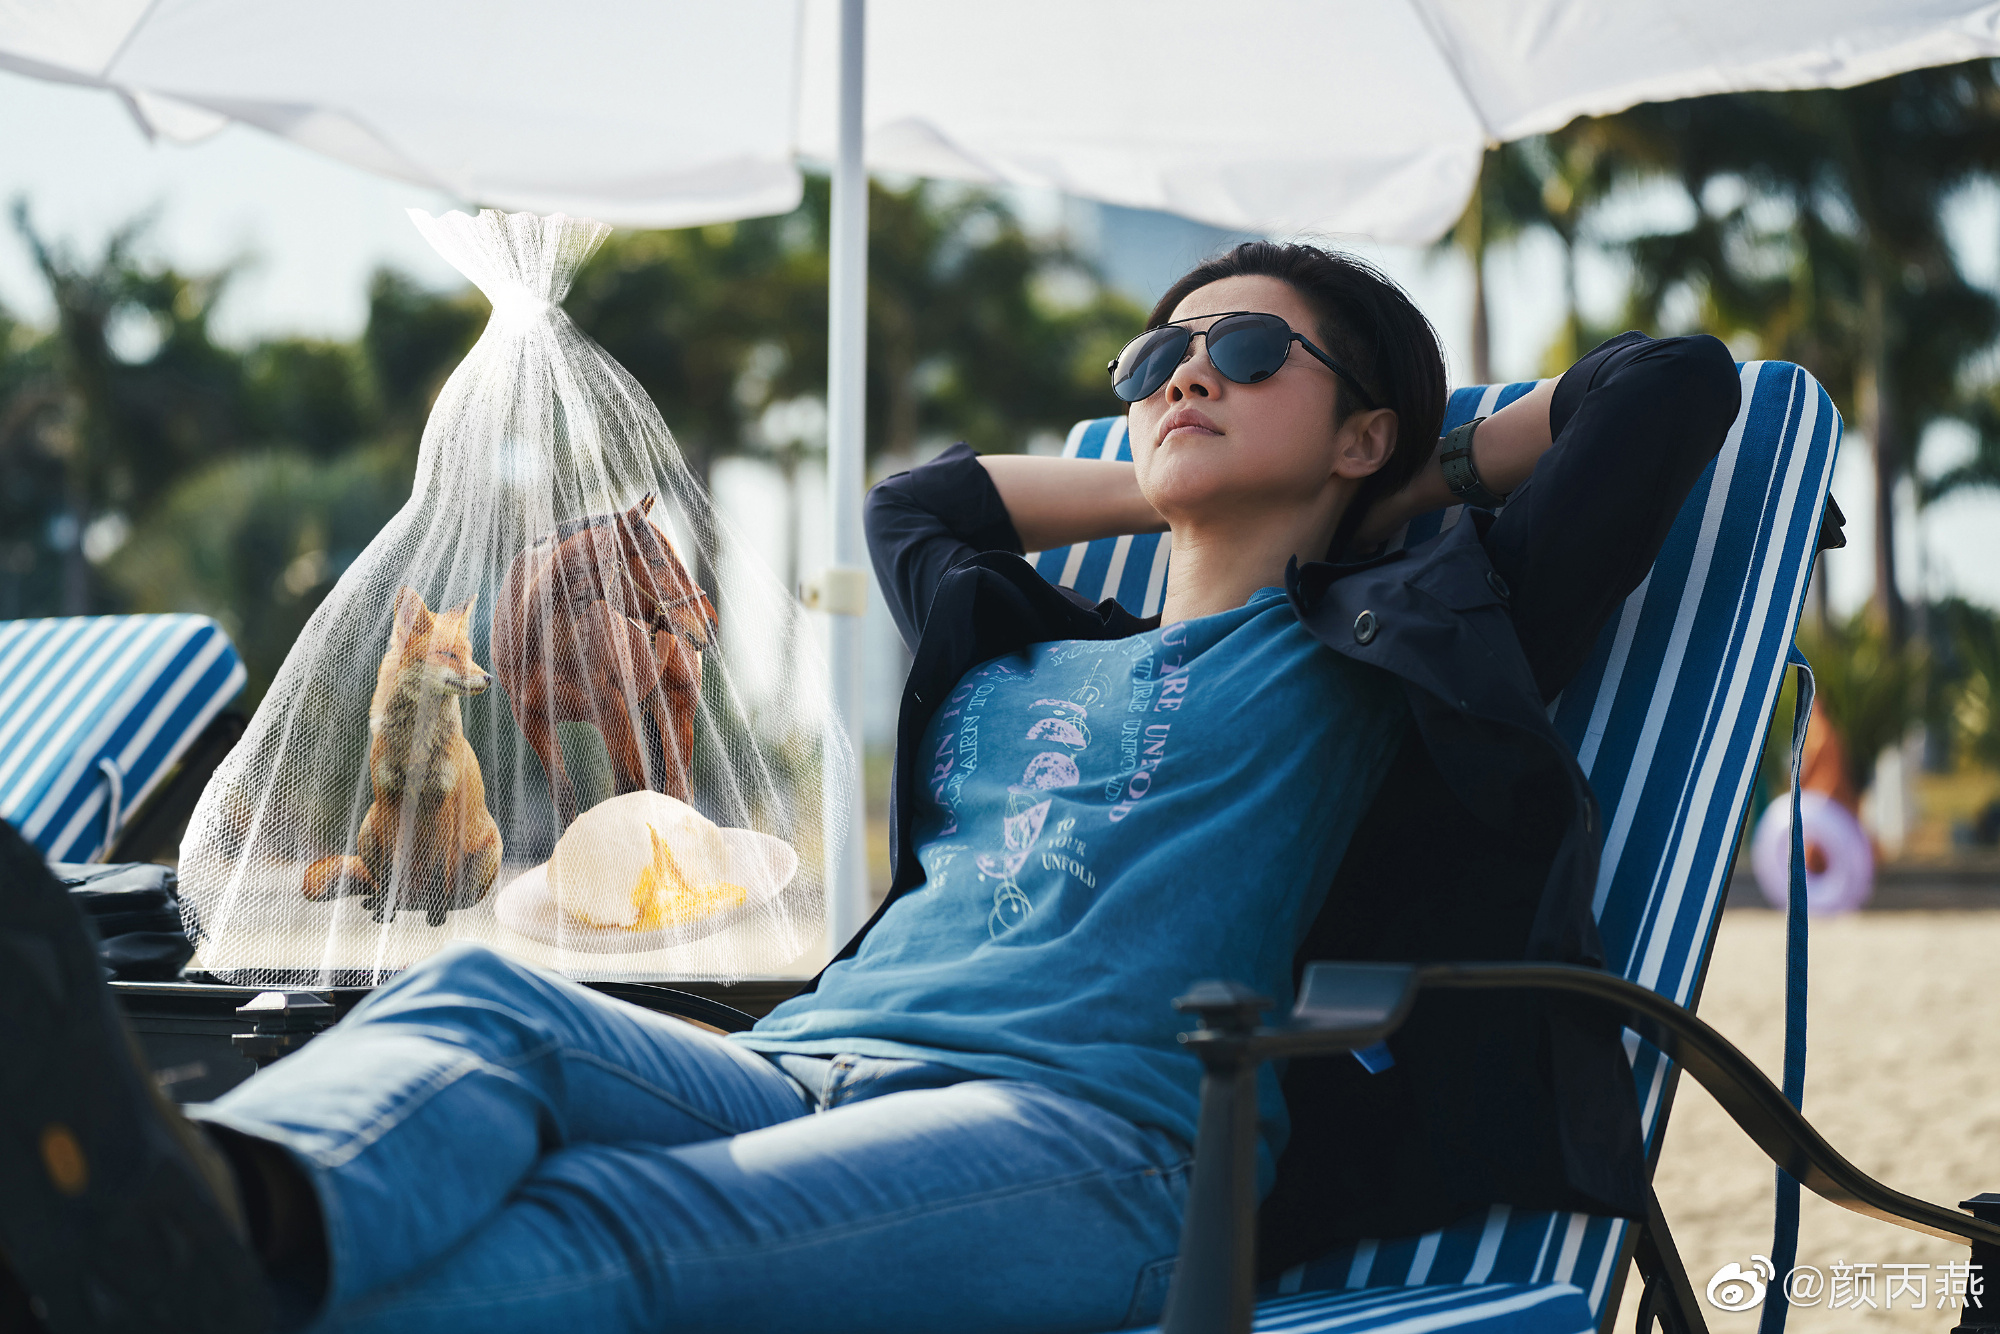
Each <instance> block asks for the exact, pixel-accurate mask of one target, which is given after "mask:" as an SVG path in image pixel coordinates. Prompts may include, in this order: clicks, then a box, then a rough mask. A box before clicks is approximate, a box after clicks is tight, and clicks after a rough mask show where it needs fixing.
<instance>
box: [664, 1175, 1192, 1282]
mask: <svg viewBox="0 0 2000 1334" xmlns="http://www.w3.org/2000/svg"><path fill="white" fill-rule="evenodd" d="M1165 1175H1166V1174H1165V1172H1164V1171H1163V1170H1162V1169H1160V1168H1157V1167H1151V1166H1147V1167H1134V1168H1127V1169H1125V1170H1123V1171H1119V1172H1115V1173H1114V1172H1112V1171H1111V1170H1109V1169H1106V1168H1093V1169H1090V1170H1088V1171H1083V1172H1074V1173H1071V1174H1070V1175H1068V1176H1063V1177H1052V1178H1047V1179H1044V1180H1040V1181H1034V1182H1026V1183H1021V1184H1017V1185H1011V1186H1004V1187H1000V1188H997V1189H993V1190H986V1191H981V1192H979V1193H977V1194H974V1195H960V1196H957V1197H955V1198H953V1199H950V1200H944V1201H939V1202H934V1203H927V1204H917V1205H910V1206H908V1207H906V1208H903V1209H898V1210H895V1211H894V1212H890V1213H881V1214H876V1215H874V1216H873V1217H870V1218H865V1219H857V1220H855V1221H853V1222H848V1223H839V1224H835V1225H832V1226H828V1227H824V1228H817V1229H814V1230H813V1231H810V1232H803V1233H799V1234H797V1235H796V1236H791V1237H786V1238H784V1239H782V1240H771V1239H768V1238H766V1239H760V1240H755V1241H748V1242H742V1243H731V1244H729V1245H726V1246H709V1247H706V1248H704V1249H703V1250H702V1251H700V1252H699V1253H698V1254H689V1255H684V1256H669V1257H666V1263H667V1264H668V1265H669V1266H671V1265H674V1264H677V1263H697V1262H701V1261H706V1260H710V1259H719V1258H728V1257H732V1256H735V1255H738V1254H743V1253H748V1252H755V1253H760V1254H779V1253H783V1252H785V1251H789V1250H794V1249H796V1248H798V1247H800V1246H806V1245H814V1244H818V1243H820V1242H824V1241H827V1240H830V1239H832V1238H835V1237H842V1236H848V1235H851V1234H854V1233H859V1232H868V1231H870V1230H873V1229H876V1228H881V1227H887V1226H891V1225H894V1224H897V1223H902V1222H904V1221H906V1220H908V1219H910V1218H913V1217H920V1216H924V1215H938V1214H946V1213H950V1212H953V1211H955V1210H958V1209H963V1208H967V1207H970V1206H972V1205H978V1204H987V1203H990V1202H992V1201H994V1200H1002V1199H1006V1198H1008V1197H1009V1196H1015V1195H1027V1194H1032V1193H1034V1192H1036V1191H1046V1190H1054V1189H1058V1188H1060V1187H1063V1186H1072V1185H1075V1184H1077V1183H1078V1182H1083V1181H1089V1180H1092V1179H1093V1178H1096V1179H1102V1180H1103V1181H1105V1182H1106V1183H1108V1184H1112V1185H1119V1184H1123V1183H1124V1182H1127V1181H1130V1180H1133V1179H1136V1178H1142V1177H1146V1176H1155V1177H1164V1176H1165Z"/></svg>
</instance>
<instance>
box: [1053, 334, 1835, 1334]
mask: <svg viewBox="0 0 2000 1334" xmlns="http://www.w3.org/2000/svg"><path fill="white" fill-rule="evenodd" d="M1741 374H1742V377H1743V406H1742V409H1741V411H1739V413H1738V414H1737V417H1736V421H1735V423H1734V424H1733V425H1732V426H1731V427H1730V430H1729V436H1728V439H1727V441H1726V442H1725V443H1724V445H1723V447H1722V451H1721V453H1720V455H1719V456H1718V457H1717V458H1716V460H1715V462H1714V463H1713V464H1712V465H1711V466H1710V467H1709V469H1708V471H1707V472H1706V473H1705V474H1703V476H1702V478H1701V480H1700V481H1699V482H1698V483H1697V484H1696V485H1695V488H1694V491H1693V493H1692V494H1691V495H1689V497H1688V499H1687V503H1686V504H1685V505H1684V506H1683V507H1682V509H1681V513H1680V516H1679V518H1678V519H1677V520H1676V521H1675V523H1674V526H1673V528H1672V530H1671V532H1670V533H1669V534H1668V537H1667V541H1666V544H1665V546H1664V547H1663V548H1662V550H1661V552H1660V555H1659V558H1658V559H1657V560H1656V561H1655V562H1654V565H1653V569H1652V572H1651V573H1650V574H1649V575H1648V576H1647V578H1646V581H1645V582H1644V583H1642V584H1641V585H1640V586H1639V587H1638V589H1637V590H1636V591H1634V592H1633V594H1632V595H1631V597H1629V598H1628V599H1627V600H1626V602H1625V605H1624V609H1623V610H1622V612H1621V613H1620V614H1619V616H1618V617H1617V618H1616V619H1615V620H1614V621H1613V622H1612V623H1611V624H1610V625H1608V626H1606V627H1605V630H1604V633H1603V635H1602V636H1601V637H1600V638H1599V640H1598V643H1597V647H1596V649H1595V651H1594V652H1593V653H1592V655H1591V658H1590V661H1589V663H1588V664H1587V665H1586V666H1585V667H1584V668H1583V670H1582V671H1581V672H1579V673H1578V674H1577V676H1576V678H1575V679H1574V680H1573V681H1571V682H1570V684H1569V685H1568V687H1567V688H1566V689H1565V690H1564V691H1563V693H1562V695H1561V697H1560V698H1558V699H1557V700H1556V702H1555V704H1554V705H1553V706H1552V707H1551V716H1552V718H1553V720H1554V722H1555V726H1556V730H1557V731H1558V732H1559V733H1561V735H1562V737H1563V739H1564V740H1565V741H1567V742H1568V743H1569V744H1570V745H1571V746H1572V747H1574V748H1575V751H1576V755H1577V759H1578V760H1579V762H1580V763H1581V764H1582V766H1583V770H1584V772H1585V773H1586V774H1587V775H1588V776H1589V778H1590V783H1591V786H1592V788H1593V789H1594V790H1595V791H1596V793H1597V799H1598V802H1599V804H1600V805H1601V807H1602V809H1603V812H1604V820H1605V840H1604V853H1603V863H1602V868H1601V870H1600V873H1599V877H1598V885H1597V896H1596V910H1597V916H1598V925H1599V928H1600V930H1601V931H1602V933H1603V936H1604V944H1605V950H1606V958H1607V960H1608V966H1609V967H1611V968H1613V969H1616V970H1618V971H1620V972H1622V973H1623V974H1624V975H1625V976H1626V977H1627V978H1630V979H1631V980H1633V981H1635V982H1639V983H1641V984H1643V985H1645V986H1649V987H1652V988H1653V989H1654V990H1656V991H1658V992H1660V993H1661V994H1662V995H1665V996H1669V997H1671V998H1672V999H1674V1000H1675V1001H1677V1002H1679V1003H1681V1004H1683V1005H1687V1004H1691V1003H1692V1001H1693V1000H1694V998H1695V996H1696V995H1697V993H1698V991H1699V988H1700V984H1701V977H1702V973H1703V970H1704V969H1705V968H1706V966H1707V962H1708V954H1709V947H1710V945H1711V943H1712V941H1713V937H1714V929H1715V925H1716V921H1717V917H1718V915H1719V913H1720V912H1721V908H1722V902H1723V899H1724V897H1725V894H1726V890H1727V885H1728V880H1729V871H1730V865H1731V862H1732V860H1733V858H1734V854H1735V848H1736V840H1737V834H1738V830H1739V829H1740V827H1741V825H1742V821H1743V818H1744V814H1745V811H1746V809H1747V807H1748V805H1749V801H1750V795H1751V791H1752V787H1753V784H1754V780H1755V777H1756V769H1757V764H1758V760H1759V758H1760V756H1761V755H1762V753H1763V741H1764V732H1765V727H1766V724H1767V722H1768V720H1769V718H1770V715H1771V710H1772V708H1773V706H1774V705H1775V704H1776V701H1777V696H1778V687H1779V684H1780V681H1781V678H1782V677H1783V674H1784V666H1785V657H1786V652H1787V650H1788V649H1789V647H1790V645H1791V642H1792V632H1793V630H1794V628H1795V627H1796V625H1797V623H1798V617H1799V612H1800V610H1801V608H1802V607H1803V606H1804V603H1805V596H1806V583H1807V579H1808V577H1809V576H1810V574H1811V572H1812V559H1813V553H1814V548H1815V545H1816V540H1817V537H1818V533H1819V521H1820V514H1821V511H1822V509H1823V508H1824V506H1825V503H1826V494H1827V487H1828V485H1829V483H1830V481H1831V479H1832V475H1833V461H1834V454H1835V451H1836V450H1837V448H1838V447H1839V443H1840V434H1841V422H1840V417H1839V415H1838V414H1837V413H1836V412H1835V411H1834V408H1833V404H1832V401H1831V400H1830V399H1828V398H1827V396H1826V392H1825V390H1823V389H1821V388H1820V386H1819V384H1818V382H1817V381H1815V380H1814V379H1813V378H1812V377H1811V376H1810V375H1808V374H1807V373H1806V372H1805V371H1804V370H1802V369H1800V368H1799V367H1797V366H1793V365H1790V364H1789V363H1785V362H1775V361H1770V362H1749V363H1746V364H1744V365H1743V366H1742V367H1741ZM1533 387H1534V385H1533V384H1532V383H1523V384H1510V385H1488V386H1482V387H1479V388H1471V389H1461V390H1458V391H1456V392H1455V393H1453V394H1452V396H1451V402H1450V407H1449V409H1448V411H1447V413H1446V420H1445V428H1446V429H1447V430H1449V429H1450V428H1451V427H1453V426H1456V425H1458V424H1459V423H1461V422H1464V421H1467V420H1469V419H1470V418H1472V417H1474V416H1477V415H1480V414H1482V413H1491V412H1493V411H1495V410H1497V409H1498V408H1500V407H1503V406H1505V405H1506V404H1507V403H1509V402H1511V401H1513V400H1514V399H1516V398H1518V397H1520V396H1521V395H1522V394H1525V393H1527V392H1528V391H1529V390H1530V389H1532V388H1533ZM1064 452H1065V453H1066V454H1069V455H1072V456H1074V457H1078V458H1126V459H1129V458H1130V457H1131V450H1130V444H1129V441H1128V440H1127V439H1126V434H1125V421H1124V419H1123V418H1103V419H1100V420H1097V421H1090V422H1084V423H1082V424H1080V425H1078V426H1077V427H1076V428H1075V429H1074V430H1072V431H1071V432H1070V435H1069V441H1068V444H1067V447H1066V448H1065V451H1064ZM1461 512H1462V507H1453V508H1451V509H1447V510H1440V511H1436V512H1433V513H1431V514H1426V515H1422V516H1419V517H1418V518H1416V519H1414V520H1412V521H1411V523H1410V525H1409V527H1408V529H1407V530H1406V531H1405V532H1404V533H1403V534H1401V535H1400V536H1399V538H1398V539H1397V540H1398V541H1399V542H1401V543H1405V544H1407V543H1414V542H1419V541H1422V540H1424V539H1425V538H1428V537H1431V536H1434V535H1435V534H1437V533H1438V532H1440V531H1442V530H1443V529H1444V528H1446V527H1448V526H1450V525H1451V524H1453V523H1456V522H1457V521H1458V519H1459V517H1460V515H1461ZM1032 559H1034V561H1035V562H1036V568H1037V569H1038V570H1039V571H1040V572H1041V573H1042V574H1043V575H1044V576H1045V577H1047V578H1049V579H1051V580H1054V581H1055V582H1058V583H1062V584H1065V585H1067V586H1069V587H1072V588H1075V589H1077V590H1078V591H1079V592H1082V593H1084V594H1085V595H1086V596H1089V597H1091V598H1093V599H1097V598H1103V597H1116V598H1117V599H1118V600H1119V601H1120V602H1121V603H1123V604H1124V605H1126V606H1127V607H1129V608H1133V609H1136V610H1139V611H1140V614H1142V615H1151V614H1153V613H1154V612H1157V611H1158V610H1159V606H1160V596H1161V590H1162V589H1163V588H1164V586H1165V582H1166V565H1167V554H1166V546H1165V539H1163V538H1159V537H1139V538H1123V537H1121V538H1117V539H1115V540H1112V539H1106V540H1103V541H1098V542H1091V543H1080V544H1078V545H1077V546H1074V547H1066V548H1063V549H1061V550H1057V551H1047V552H1040V553H1037V554H1036V555H1035V556H1034V557H1033V558H1032ZM1627 1049H1628V1051H1630V1052H1631V1054H1632V1062H1633V1077H1634V1079H1635V1080H1636V1081H1637V1084H1638V1094H1639V1102H1640V1108H1641V1124H1642V1126H1643V1128H1644V1130H1645V1133H1646V1135H1647V1138H1648V1142H1649V1143H1650V1142H1651V1141H1652V1140H1653V1139H1655V1138H1656V1137H1657V1136H1658V1135H1659V1133H1660V1129H1661V1124H1662V1121H1663V1109H1664V1103H1665V1097H1664V1094H1665V1091H1666V1075H1667V1070H1668V1063H1667V1062H1666V1060H1665V1059H1664V1058H1663V1057H1662V1056H1661V1055H1660V1053H1659V1052H1658V1051H1656V1050H1655V1049H1653V1048H1652V1047H1651V1046H1650V1045H1648V1044H1645V1043H1641V1042H1639V1041H1638V1040H1637V1039H1636V1038H1635V1037H1632V1036H1631V1035H1628V1037H1627ZM1625 1232H1626V1224H1625V1223H1623V1222H1622V1221H1620V1220H1617V1219H1607V1218H1593V1217H1590V1216H1588V1215H1584V1214H1550V1213H1535V1212H1527V1211H1517V1210H1511V1209H1509V1208H1508V1207H1506V1206H1504V1205H1501V1206H1495V1207H1494V1208H1492V1209H1490V1210H1486V1211H1482V1212H1481V1213H1479V1214H1476V1215H1474V1216H1471V1217H1468V1218H1465V1219H1462V1220H1460V1221H1459V1222H1458V1223H1457V1224H1455V1225H1454V1226H1452V1227H1449V1228H1445V1229H1443V1230H1441V1231H1438V1232H1432V1233H1429V1234H1426V1235H1425V1236H1422V1237H1401V1238H1393V1239H1381V1240H1374V1241H1363V1242H1358V1243H1354V1244H1351V1245H1346V1246H1343V1247H1341V1248H1339V1249H1338V1250H1337V1251H1335V1252H1333V1253H1332V1254H1330V1255H1328V1256H1325V1257H1323V1258H1322V1259H1320V1260H1317V1261H1314V1262H1312V1263H1311V1264H1308V1265H1304V1266H1301V1267H1300V1268H1298V1269H1295V1270H1292V1271H1291V1272H1289V1273H1287V1274H1286V1275H1285V1277H1284V1279H1283V1280H1282V1281H1281V1283H1280V1285H1279V1290H1280V1291H1281V1292H1298V1291H1310V1290H1314V1289H1322V1288H1342V1287H1345V1288H1360V1287H1386V1286H1409V1285H1419V1284H1425V1283H1483V1282H1515V1283H1522V1282H1558V1283H1571V1284H1574V1285H1575V1286H1577V1287H1578V1288H1580V1289H1582V1290H1583V1292H1584V1293H1585V1294H1586V1296H1587V1298H1588V1300H1589V1302H1590V1306H1591V1310H1592V1313H1593V1316H1594V1317H1595V1318H1597V1319H1599V1320H1600V1321H1601V1320H1602V1318H1603V1315H1604V1308H1605V1304H1606V1302H1607V1299H1608V1297H1609V1296H1610V1293H1611V1292H1612V1291H1613V1290H1614V1286H1613V1279H1614V1277H1615V1270H1616V1267H1617V1259H1618V1257H1619V1255H1620V1253H1621V1248H1622V1247H1623V1244H1624V1241H1625Z"/></svg>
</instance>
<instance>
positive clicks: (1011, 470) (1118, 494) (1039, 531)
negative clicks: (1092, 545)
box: [979, 454, 1167, 551]
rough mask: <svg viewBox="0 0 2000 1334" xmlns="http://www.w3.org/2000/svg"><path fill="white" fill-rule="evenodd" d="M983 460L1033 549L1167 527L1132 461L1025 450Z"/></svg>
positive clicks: (1025, 541) (1017, 528) (1026, 543)
mask: <svg viewBox="0 0 2000 1334" xmlns="http://www.w3.org/2000/svg"><path fill="white" fill-rule="evenodd" d="M979 462H980V464H981V465H982V466H984V467H985V469H986V474H987V476H989V477H991V478H992V479H993V486H994V489H995V490H997V491H998V492H999V493H1000V500H1001V502H1002V503H1003V504H1005V505H1006V507H1007V516H1008V517H1009V518H1011V519H1012V520H1013V521H1014V529H1015V531H1016V532H1018V533H1019V534H1020V536H1021V543H1022V545H1023V546H1025V547H1026V548H1027V549H1028V550H1029V551H1048V550H1050V549H1051V548H1054V547H1066V546H1068V545H1070V544H1071V543H1072V542H1094V541H1096V540H1097V539H1098V538H1100V537H1123V536H1124V535H1125V534H1127V533H1163V532H1165V531H1166V529H1167V522H1166V520H1164V519H1162V518H1161V517H1160V516H1159V513H1158V512H1157V511H1155V510H1154V508H1153V507H1152V506H1151V505H1148V504H1147V503H1146V498H1145V497H1144V496H1142V495H1140V494H1139V479H1138V476H1137V474H1136V473H1135V472H1134V471H1133V468H1132V465H1131V464H1130V463H1119V462H1116V461H1113V460H1106V459H1053V458H1036V457H1033V456H1030V455H1025V454H986V455H982V456H981V457H980V459H979Z"/></svg>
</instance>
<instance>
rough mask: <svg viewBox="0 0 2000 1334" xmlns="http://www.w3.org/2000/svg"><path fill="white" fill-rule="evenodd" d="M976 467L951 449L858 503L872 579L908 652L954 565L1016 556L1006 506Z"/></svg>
mask: <svg viewBox="0 0 2000 1334" xmlns="http://www.w3.org/2000/svg"><path fill="white" fill-rule="evenodd" d="M979 463H980V460H979V456H978V455H976V454H974V453H973V452H972V451H971V450H970V449H968V448H966V447H965V446H964V445H962V444H960V445H953V446H952V447H951V448H950V449H947V450H945V451H944V453H942V454H940V455H938V456H937V457H936V458H934V459H932V460H931V461H930V462H929V463H923V464H919V465H918V466H916V467H914V468H912V469H910V470H909V471H908V472H899V473H897V474H896V475H895V476H893V477H887V478H884V479H883V480H882V481H880V482H878V483H876V484H875V486H874V488H873V489H872V490H870V491H869V493H868V498H867V500H866V501H865V502H863V507H862V527H863V528H864V529H865V530H866V531H867V534H868V554H869V556H870V558H871V559H872V560H873V561H874V564H875V578H876V581H877V583H878V584H879V585H880V586H881V589H882V597H883V600H884V601H886V602H887V603H888V604H889V614H890V616H891V617H893V618H894V619H895V622H896V628H897V629H898V630H900V631H902V633H903V642H904V643H906V644H908V645H909V646H910V648H911V649H913V650H914V649H915V648H916V646H917V640H918V639H919V638H920V637H921V636H922V635H923V630H924V622H925V620H926V619H927V618H928V617H929V615H930V609H931V598H932V597H934V596H935V595H936V593H937V588H938V584H939V583H940V582H941V581H942V580H943V579H944V577H945V575H946V574H947V573H948V572H950V570H951V569H952V567H953V566H955V565H958V564H961V563H962V562H964V561H966V560H969V559H971V558H972V557H973V556H976V555H978V554H979V553H980V552H982V551H1012V552H1015V553H1017V554H1018V553H1019V552H1020V550H1021V539H1020V538H1019V536H1017V535H1016V534H1015V532H1014V525H1013V524H1012V523H1011V522H1010V521H1009V519H1008V517H1007V507H1006V506H1005V505H1003V504H1001V502H1000V495H999V493H998V492H997V491H995V490H994V489H993V482H992V479H991V478H990V477H988V476H987V473H986V470H985V469H984V468H982V467H980V466H979Z"/></svg>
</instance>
